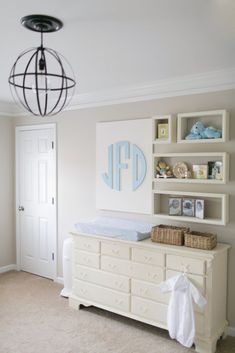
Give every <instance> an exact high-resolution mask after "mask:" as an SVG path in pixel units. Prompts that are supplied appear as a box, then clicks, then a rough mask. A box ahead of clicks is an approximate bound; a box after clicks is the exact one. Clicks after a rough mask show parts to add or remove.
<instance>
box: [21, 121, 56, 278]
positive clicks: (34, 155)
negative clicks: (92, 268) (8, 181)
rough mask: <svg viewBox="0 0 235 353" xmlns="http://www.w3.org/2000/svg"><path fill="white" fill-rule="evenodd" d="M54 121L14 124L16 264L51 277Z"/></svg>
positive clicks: (53, 271)
mask: <svg viewBox="0 0 235 353" xmlns="http://www.w3.org/2000/svg"><path fill="white" fill-rule="evenodd" d="M56 199H57V198H56V126H55V124H45V125H32V126H22V127H17V128H16V230H17V268H18V269H19V270H24V271H27V272H31V273H34V274H37V275H39V276H43V277H47V278H51V279H55V277H56V270H57V268H56V261H57V256H56V248H57V241H56V239H57V207H56V204H57V202H56Z"/></svg>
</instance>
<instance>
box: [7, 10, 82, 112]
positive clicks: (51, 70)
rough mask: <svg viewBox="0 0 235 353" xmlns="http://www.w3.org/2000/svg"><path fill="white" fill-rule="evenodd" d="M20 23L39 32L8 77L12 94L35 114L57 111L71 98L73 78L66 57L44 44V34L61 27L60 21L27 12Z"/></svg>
mask: <svg viewBox="0 0 235 353" xmlns="http://www.w3.org/2000/svg"><path fill="white" fill-rule="evenodd" d="M21 24H22V25H23V26H24V27H25V28H27V29H29V30H31V31H35V32H39V33H40V34H41V44H40V46H38V47H35V48H30V49H27V50H25V51H23V52H22V53H21V54H20V55H19V56H18V58H17V59H16V61H15V63H14V65H13V67H12V69H11V72H10V76H9V78H8V82H9V85H10V89H11V93H12V96H13V98H14V99H15V100H16V101H17V102H19V103H20V104H21V105H22V106H23V107H24V108H25V109H26V110H27V111H29V112H30V113H31V114H33V115H35V116H51V115H55V114H58V113H59V112H61V111H62V110H63V109H64V108H65V107H66V106H67V105H68V103H69V102H70V99H71V98H72V96H73V93H74V88H75V85H76V81H75V79H74V74H73V71H72V68H71V66H70V64H69V63H68V62H67V60H66V59H65V58H64V57H63V56H62V55H61V54H59V53H58V52H57V51H55V50H53V49H50V48H46V47H44V46H43V34H44V33H51V32H55V31H58V30H60V29H61V28H62V27H63V23H62V22H61V21H60V20H59V19H57V18H55V17H51V16H47V15H29V16H25V17H23V18H22V19H21ZM68 72H69V73H68Z"/></svg>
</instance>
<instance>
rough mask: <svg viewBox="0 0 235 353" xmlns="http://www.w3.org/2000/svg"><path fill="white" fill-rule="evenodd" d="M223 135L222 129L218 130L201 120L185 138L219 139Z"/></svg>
mask: <svg viewBox="0 0 235 353" xmlns="http://www.w3.org/2000/svg"><path fill="white" fill-rule="evenodd" d="M221 136H222V132H221V130H217V129H216V128H214V127H213V126H209V127H205V126H204V124H203V123H202V122H201V121H197V122H196V123H195V124H194V125H193V126H192V128H191V131H190V133H189V134H188V135H186V136H185V140H200V139H217V138H220V137H221Z"/></svg>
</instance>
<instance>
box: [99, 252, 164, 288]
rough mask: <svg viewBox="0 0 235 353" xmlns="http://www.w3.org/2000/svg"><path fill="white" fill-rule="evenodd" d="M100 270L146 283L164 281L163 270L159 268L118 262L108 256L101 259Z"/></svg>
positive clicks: (129, 262)
mask: <svg viewBox="0 0 235 353" xmlns="http://www.w3.org/2000/svg"><path fill="white" fill-rule="evenodd" d="M101 269H102V270H104V271H109V272H112V273H117V274H120V275H124V276H128V277H133V278H136V279H141V280H144V281H148V282H154V283H160V282H162V281H163V280H164V270H163V269H162V268H161V267H158V266H152V265H143V264H138V263H134V262H131V261H125V260H119V259H115V258H112V257H109V256H102V257H101Z"/></svg>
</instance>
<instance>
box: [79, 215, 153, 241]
mask: <svg viewBox="0 0 235 353" xmlns="http://www.w3.org/2000/svg"><path fill="white" fill-rule="evenodd" d="M153 226H154V224H151V223H144V222H138V221H132V220H127V219H121V218H109V217H98V218H96V219H94V220H92V221H89V222H79V223H76V224H75V228H76V230H77V231H79V232H81V233H85V234H87V235H101V236H104V237H108V238H116V239H123V240H132V241H140V240H143V239H146V238H149V237H150V236H151V229H152V227H153Z"/></svg>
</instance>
